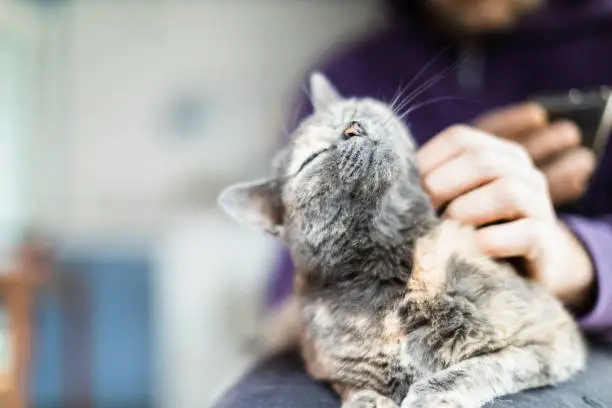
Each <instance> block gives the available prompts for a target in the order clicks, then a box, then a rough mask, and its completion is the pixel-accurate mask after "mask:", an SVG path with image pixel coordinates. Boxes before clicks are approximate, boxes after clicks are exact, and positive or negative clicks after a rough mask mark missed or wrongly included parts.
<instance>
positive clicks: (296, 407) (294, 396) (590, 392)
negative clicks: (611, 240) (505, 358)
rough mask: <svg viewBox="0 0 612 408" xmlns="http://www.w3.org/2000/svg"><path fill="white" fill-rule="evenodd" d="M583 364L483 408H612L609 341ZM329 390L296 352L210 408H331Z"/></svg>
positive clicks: (270, 363)
mask: <svg viewBox="0 0 612 408" xmlns="http://www.w3.org/2000/svg"><path fill="white" fill-rule="evenodd" d="M589 354H590V356H589V363H588V368H587V369H586V370H585V372H583V373H582V374H579V375H578V376H576V377H574V378H573V379H572V380H570V381H569V382H567V383H565V384H562V385H560V386H558V387H555V388H552V387H549V388H541V389H537V390H530V391H527V392H523V393H520V394H516V395H510V396H506V397H503V398H500V399H498V400H495V401H494V402H492V403H490V404H488V405H487V408H493V407H495V408H498V407H499V408H506V407H542V408H570V407H572V408H578V407H582V408H612V345H610V344H605V343H603V342H598V341H593V342H592V343H591V347H590V353H589ZM339 406H340V402H339V400H338V398H337V396H336V395H335V394H334V392H333V391H332V390H331V389H329V388H328V387H327V386H325V385H323V384H319V383H316V382H315V381H313V380H311V379H310V378H309V377H308V375H307V374H306V373H305V372H304V368H303V365H302V363H301V360H300V358H299V356H298V355H297V353H295V352H289V353H285V354H282V355H277V356H275V357H272V358H270V359H268V360H266V361H263V362H262V363H260V364H258V365H257V366H256V367H255V368H254V369H252V370H251V371H250V372H249V373H248V374H246V375H245V376H244V377H243V378H242V380H240V381H239V382H238V383H237V384H236V385H235V386H234V387H232V388H231V389H230V390H229V391H227V392H226V393H225V395H224V396H223V397H222V398H221V400H220V401H219V402H218V403H217V404H216V405H215V408H337V407H339Z"/></svg>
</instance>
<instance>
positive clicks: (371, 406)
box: [342, 390, 399, 408]
mask: <svg viewBox="0 0 612 408" xmlns="http://www.w3.org/2000/svg"><path fill="white" fill-rule="evenodd" d="M342 408H399V407H398V405H397V404H396V403H395V402H393V400H392V399H390V398H387V397H385V396H384V395H381V394H379V393H377V392H376V391H371V390H361V391H354V392H347V393H346V394H345V395H344V396H343V400H342Z"/></svg>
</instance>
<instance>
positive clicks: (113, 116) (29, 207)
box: [0, 0, 382, 408]
mask: <svg viewBox="0 0 612 408" xmlns="http://www.w3.org/2000/svg"><path fill="white" fill-rule="evenodd" d="M381 20H382V10H380V5H379V2H378V1H376V0H347V1H342V0H334V1H331V0H329V1H326V0H319V1H316V0H315V1H304V0H242V1H239V0H234V1H229V0H228V1H218V0H199V1H196V0H29V1H26V0H20V1H18V0H13V1H9V0H0V197H1V199H0V246H1V247H0V254H1V255H2V258H1V261H2V263H1V265H0V268H1V271H2V272H0V307H2V309H0V311H1V313H2V314H1V315H0V317H1V319H0V355H3V356H4V357H2V358H3V359H4V360H2V359H0V394H1V393H2V392H9V391H10V389H11V387H13V388H15V387H19V384H18V382H19V381H18V380H15V381H13V382H11V380H10V379H8V380H7V378H9V377H10V376H11V374H10V373H15V372H17V374H19V373H20V371H19V370H21V369H22V368H21V367H29V371H27V376H26V377H27V379H28V380H27V383H26V384H22V386H23V387H25V388H24V389H25V390H26V392H27V396H28V400H29V403H28V406H33V407H36V408H52V407H58V408H59V407H62V408H70V407H78V408H86V407H122V408H123V407H125V408H127V407H143V408H144V407H152V406H155V407H172V408H192V407H207V406H209V405H211V402H212V401H213V400H214V399H215V398H216V397H217V396H218V395H219V393H220V391H222V390H223V389H224V388H225V387H226V386H227V385H228V384H230V383H231V382H232V381H234V380H235V379H236V378H237V376H239V375H240V374H241V373H242V372H243V371H244V370H245V368H246V367H248V366H249V364H251V363H252V358H253V357H252V356H251V355H249V354H248V353H247V352H245V351H244V347H243V346H244V343H245V342H246V341H247V340H248V338H249V336H250V334H252V333H253V330H254V327H255V324H256V317H257V313H258V311H259V310H260V305H261V303H262V300H261V299H262V294H263V289H264V286H265V283H266V276H267V274H268V272H269V270H270V268H271V265H272V263H273V262H274V256H275V251H274V250H275V243H274V242H273V241H272V240H270V239H268V238H266V237H265V236H263V235H262V234H261V233H260V232H259V231H255V230H250V229H248V228H244V227H242V226H240V225H236V224H235V223H234V222H233V221H231V220H230V219H228V218H227V217H226V216H224V215H223V214H221V213H220V211H218V210H217V208H216V204H215V200H216V196H217V193H218V192H219V190H220V189H221V188H222V187H224V186H225V185H227V184H228V183H231V182H234V181H237V180H240V179H245V178H252V177H253V175H256V174H259V175H262V176H263V175H264V174H265V173H266V171H267V169H268V159H269V157H270V156H271V154H272V153H273V152H274V150H275V149H276V148H277V146H278V144H279V136H280V135H281V134H282V129H283V123H284V121H286V120H287V118H288V115H289V111H290V103H289V102H290V101H291V99H292V96H293V94H294V92H295V91H296V90H297V89H299V87H300V79H301V78H302V76H303V74H304V72H305V69H307V68H308V66H309V65H310V64H311V63H313V61H314V60H315V59H317V57H318V56H320V55H321V54H322V53H324V52H326V51H328V50H329V49H330V47H332V46H333V45H334V44H336V43H338V42H343V41H346V40H349V39H351V38H353V37H354V36H358V35H361V34H363V33H364V32H365V31H367V30H372V29H375V28H376V27H377V26H378V25H379V24H380V22H381ZM3 293H4V297H2V294H3ZM11 305H13V306H11ZM5 317H6V318H5ZM16 328H17V329H16ZM15 330H16V331H15ZM15 332H16V333H18V334H17V335H15ZM3 353H4V354H3ZM11 353H12V354H11ZM6 356H8V357H6ZM2 361H4V363H2ZM24 362H26V364H25V365H24V364H23V363H24ZM2 364H4V365H2ZM2 367H4V369H5V372H6V373H9V374H4V377H3V376H2V374H1V371H2ZM11 367H12V368H13V369H14V370H12V371H11ZM17 377H18V375H17ZM3 378H4V380H3ZM3 381H4V385H3ZM7 384H8V385H7ZM15 398H17V399H14V400H10V401H19V397H15ZM7 401H9V400H7ZM12 404H18V402H11V403H10V404H8V405H6V406H7V407H9V408H14V407H16V406H17V405H14V406H11V405H12Z"/></svg>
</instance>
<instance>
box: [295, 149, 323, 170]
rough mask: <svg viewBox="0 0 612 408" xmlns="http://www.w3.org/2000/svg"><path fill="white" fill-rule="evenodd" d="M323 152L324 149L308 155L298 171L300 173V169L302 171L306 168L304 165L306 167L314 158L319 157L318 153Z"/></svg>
mask: <svg viewBox="0 0 612 408" xmlns="http://www.w3.org/2000/svg"><path fill="white" fill-rule="evenodd" d="M321 153H323V150H322V151H319V152H316V153H313V154H311V155H310V156H308V157H307V158H306V160H304V162H303V163H302V165H301V166H300V168H299V169H298V171H297V173H299V172H300V171H302V170H303V169H304V167H306V166H307V165H308V164H310V163H311V162H312V161H313V160H314V159H316V158H317V156H318V155H320V154H321Z"/></svg>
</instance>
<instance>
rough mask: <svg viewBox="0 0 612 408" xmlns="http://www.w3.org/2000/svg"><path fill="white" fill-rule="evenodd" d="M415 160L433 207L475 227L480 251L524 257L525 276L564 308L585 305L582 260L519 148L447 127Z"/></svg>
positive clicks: (587, 274)
mask: <svg viewBox="0 0 612 408" xmlns="http://www.w3.org/2000/svg"><path fill="white" fill-rule="evenodd" d="M418 157H419V165H420V170H421V175H422V179H423V185H424V187H425V189H426V191H427V192H428V193H429V195H430V197H431V199H432V203H433V205H434V206H435V207H436V208H438V209H439V208H443V207H445V208H446V210H445V213H444V215H445V216H447V217H449V218H452V219H456V220H458V221H460V222H461V223H463V224H467V225H472V226H474V227H476V228H479V229H478V231H477V240H478V243H479V245H480V247H481V248H482V250H483V251H484V252H485V253H487V254H488V255H490V256H493V257H497V258H509V257H522V258H524V259H525V260H526V261H527V262H526V263H527V272H528V274H529V276H530V277H531V278H532V279H534V280H536V281H538V282H539V283H541V284H542V285H543V286H545V287H546V288H547V289H548V290H549V291H550V292H552V293H553V294H554V295H556V296H557V297H558V298H559V299H560V300H562V301H563V302H565V303H566V304H567V305H568V306H572V307H575V308H578V307H580V306H581V305H582V304H584V303H585V302H586V301H588V295H589V289H590V287H591V284H592V282H593V279H594V278H593V268H592V266H591V262H590V258H589V256H588V255H587V253H586V251H585V249H584V248H583V247H582V245H581V244H580V243H578V241H577V240H576V239H575V238H574V236H573V235H572V234H571V233H570V232H569V231H568V230H567V229H566V228H565V227H564V226H563V225H562V223H561V222H560V221H558V220H557V218H556V215H555V212H554V209H553V205H552V202H551V199H550V194H549V191H548V184H547V181H546V179H545V177H544V175H543V174H542V172H541V171H539V170H538V169H537V168H536V167H535V166H534V165H533V162H532V160H531V158H530V155H529V154H528V153H527V151H526V150H525V148H524V147H522V146H521V145H519V144H518V143H516V142H512V141H508V140H504V139H500V138H498V137H495V136H493V135H490V134H488V133H485V132H482V131H480V130H477V129H474V128H470V127H466V126H454V127H451V128H449V129H447V130H445V131H444V132H442V133H440V134H438V135H437V136H436V137H434V138H433V139H432V140H430V141H429V142H428V143H427V144H426V145H425V146H423V147H422V148H421V149H420V151H419V153H418ZM500 222H501V223H500ZM491 224H494V225H491Z"/></svg>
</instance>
